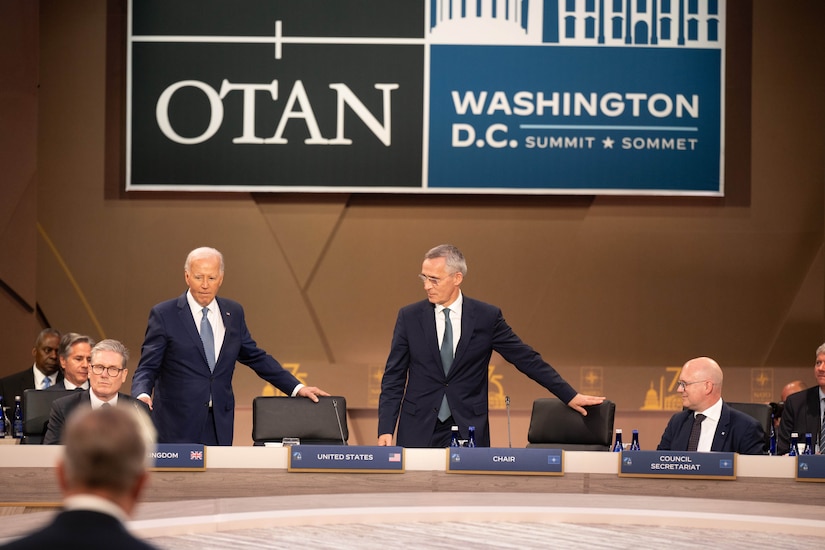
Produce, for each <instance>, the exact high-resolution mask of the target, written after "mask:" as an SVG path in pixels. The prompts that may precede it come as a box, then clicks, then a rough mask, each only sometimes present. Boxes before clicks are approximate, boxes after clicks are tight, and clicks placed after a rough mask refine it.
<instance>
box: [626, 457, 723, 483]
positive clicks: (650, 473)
mask: <svg viewBox="0 0 825 550" xmlns="http://www.w3.org/2000/svg"><path fill="white" fill-rule="evenodd" d="M620 464H621V466H620V467H619V477H659V478H686V479H736V453H699V452H683V451H622V454H621V462H620Z"/></svg>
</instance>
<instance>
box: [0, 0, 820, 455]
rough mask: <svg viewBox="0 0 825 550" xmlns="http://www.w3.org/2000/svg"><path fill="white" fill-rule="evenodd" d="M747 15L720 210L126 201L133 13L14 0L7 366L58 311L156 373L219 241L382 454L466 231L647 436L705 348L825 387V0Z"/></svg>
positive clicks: (253, 197)
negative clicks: (433, 254)
mask: <svg viewBox="0 0 825 550" xmlns="http://www.w3.org/2000/svg"><path fill="white" fill-rule="evenodd" d="M729 4H730V5H729V17H730V25H729V30H728V36H729V40H730V43H729V45H728V48H729V55H728V61H727V63H728V66H727V73H728V76H727V83H726V87H727V94H728V101H727V110H728V117H727V121H726V123H727V124H726V126H727V128H726V129H727V143H726V150H725V153H726V159H727V169H728V172H727V174H726V180H727V185H728V189H727V191H728V194H727V196H726V197H725V198H724V199H718V200H717V199H696V198H693V199H691V198H632V197H631V198H620V197H590V196H586V197H496V196H478V197H467V196H457V197H444V196H437V197H421V196H404V195H400V196H399V195H347V194H333V195H320V196H319V195H309V194H286V195H280V194H271V195H263V194H231V195H230V194H223V195H212V194H201V193H191V194H186V193H178V194H160V193H142V194H134V193H129V194H127V193H126V192H125V191H123V190H122V188H123V183H122V155H123V153H122V150H123V149H122V147H123V132H124V128H123V90H124V88H123V86H124V78H125V77H124V75H125V73H124V58H123V55H124V51H125V50H124V45H123V29H124V25H125V7H124V6H125V2H121V1H117V0H113V1H110V2H106V1H103V0H74V1H72V2H65V1H60V0H41V1H40V2H39V3H38V2H33V1H30V0H8V1H6V2H3V3H2V4H0V36H2V37H3V38H2V40H3V48H0V75H2V79H0V94H2V95H1V96H0V97H2V98H3V101H2V102H1V103H0V123H1V124H2V132H0V161H2V166H3V169H2V172H0V173H2V176H0V177H2V185H0V252H2V255H0V257H1V258H3V260H2V263H0V281H2V285H0V316H2V319H3V328H4V330H3V331H0V349H3V350H4V351H5V352H6V353H5V354H4V361H3V362H2V364H0V373H3V374H5V373H10V372H14V371H17V370H20V369H22V368H23V367H25V366H26V365H28V364H30V361H31V355H30V351H31V346H32V340H33V338H34V335H35V334H36V332H37V331H38V330H39V328H40V326H41V324H42V323H43V321H42V320H41V319H39V318H38V316H37V314H36V312H35V309H36V307H37V306H39V307H40V308H41V309H42V311H43V314H44V316H45V319H47V320H48V322H49V323H50V324H52V325H53V326H55V327H58V328H60V329H61V330H74V331H79V332H86V333H89V334H91V335H92V336H94V337H96V338H102V337H104V336H106V337H113V338H118V339H120V340H122V341H124V342H125V343H126V345H127V346H128V347H129V348H130V349H131V350H132V351H133V354H134V359H133V361H132V363H131V364H132V366H133V367H134V366H136V365H137V359H138V356H139V350H140V345H141V342H142V337H143V332H144V329H145V324H146V318H147V315H148V312H149V309H150V307H151V306H152V305H153V304H155V303H156V302H158V301H160V300H163V299H166V298H170V297H173V296H175V295H178V294H179V293H182V292H183V290H184V285H183V277H182V263H183V260H184V257H185V255H186V253H187V252H188V251H189V250H190V249H192V248H194V247H196V246H201V245H211V246H215V247H217V248H219V249H221V250H222V251H223V252H224V254H225V257H226V261H227V274H226V281H225V283H224V287H223V289H222V294H223V295H225V296H228V297H232V298H234V299H237V300H239V301H240V302H241V303H243V304H245V305H246V309H247V317H248V322H249V325H250V327H251V330H252V333H253V335H254V336H255V337H256V339H257V340H258V342H259V343H260V344H261V345H262V347H264V348H266V349H268V350H270V351H271V352H272V353H273V355H275V356H276V357H277V358H278V359H280V360H281V361H283V362H287V363H298V364H300V368H299V372H300V373H301V374H302V376H305V378H306V379H307V381H308V382H310V383H312V384H317V385H322V386H324V387H325V388H327V389H329V390H330V391H332V392H334V393H337V394H343V395H346V396H347V397H348V401H350V406H351V408H353V409H354V410H353V413H352V415H351V417H350V420H351V422H353V423H355V424H357V425H356V426H354V427H353V432H354V434H355V438H356V442H359V443H371V442H372V441H371V440H370V438H372V437H373V435H374V427H375V418H374V411H373V410H372V409H371V408H372V407H374V404H373V402H371V401H370V399H374V397H375V384H376V381H377V378H376V372H378V373H379V376H380V369H381V367H382V365H383V361H384V360H385V359H386V355H387V352H388V348H389V343H390V337H391V333H392V327H393V323H394V321H395V315H396V313H397V310H398V308H399V307H401V306H402V305H404V304H406V303H409V302H411V301H414V300H417V299H420V298H422V297H423V294H422V291H421V287H420V284H419V283H418V281H417V279H415V275H416V274H417V273H418V271H419V269H420V261H421V256H422V254H423V253H424V251H426V250H427V249H428V248H429V247H430V246H432V245H434V244H438V243H441V242H452V243H454V244H456V245H458V246H459V247H460V248H462V250H463V251H464V253H465V255H466V256H467V258H468V263H469V268H470V270H469V275H468V277H467V279H466V282H465V285H464V289H465V292H466V293H467V294H468V295H471V296H473V297H477V298H480V299H483V300H485V301H489V302H492V303H495V304H497V305H499V306H500V307H502V309H503V311H504V314H505V316H506V317H507V320H508V321H509V323H510V324H511V325H512V326H513V327H514V328H515V329H516V331H517V332H518V333H519V334H520V335H521V336H522V337H523V338H524V339H525V340H526V341H527V342H529V343H530V344H532V345H533V346H534V347H536V348H537V349H538V350H540V351H541V352H542V353H543V354H544V355H545V357H546V358H547V359H548V360H549V361H550V362H552V363H553V364H554V365H555V366H556V367H557V368H558V369H559V370H560V371H561V372H562V374H563V375H564V376H565V377H566V378H568V379H569V380H570V381H571V382H572V383H573V384H574V385H576V387H577V388H579V389H580V390H585V389H587V390H588V391H590V390H592V391H599V392H603V393H604V394H606V395H607V396H608V397H610V398H611V399H613V400H614V401H616V402H617V403H618V405H619V419H618V420H617V427H623V428H624V429H626V430H629V429H632V428H634V427H637V425H638V426H644V432H643V433H645V434H650V435H645V436H644V438H643V440H644V441H646V442H647V445H654V444H655V441H653V440H658V436H659V432H660V431H661V429H662V427H663V424H664V421H665V420H666V418H667V416H668V414H667V413H666V412H665V413H662V412H656V411H654V410H645V411H642V410H641V409H643V408H644V406H645V405H644V404H645V399H646V398H647V397H648V390H649V389H651V387H652V388H653V389H654V390H655V391H656V392H657V396H658V397H659V398H661V399H662V400H663V401H664V400H665V398H666V397H667V396H669V395H672V394H673V392H672V388H671V387H670V382H671V381H672V375H673V371H672V370H668V368H669V367H670V368H672V367H677V366H679V365H681V364H682V363H683V362H684V361H685V360H686V359H689V358H691V357H694V356H697V355H711V356H713V357H715V358H716V359H717V360H719V362H720V363H721V364H722V366H723V367H726V373H727V374H728V379H727V383H726V386H725V395H726V397H728V398H729V399H731V400H757V399H758V398H759V397H761V396H765V395H773V396H778V393H779V389H780V388H781V386H782V385H783V384H784V382H785V381H786V380H788V379H790V378H795V377H799V376H802V377H804V378H806V379H807V380H808V381H809V382H812V381H813V380H812V376H811V366H812V361H813V351H814V349H815V348H816V346H817V345H819V344H820V343H822V342H823V341H825V330H823V329H824V328H825V322H824V321H823V317H824V316H825V254H824V253H823V234H825V223H823V216H822V212H823V206H825V160H824V159H825V133H823V131H822V128H823V127H825V108H823V101H822V98H823V97H825V70H824V69H825V67H823V65H825V61H823V60H825V55H823V54H825V36H824V35H823V33H822V32H821V22H822V21H823V18H825V4H823V3H822V2H819V1H818V0H806V1H799V2H795V3H794V8H793V9H792V10H791V9H788V8H787V7H786V6H785V5H784V4H782V3H776V2H755V3H754V5H753V6H752V8H751V4H750V3H749V2H742V1H734V2H729ZM751 35H752V37H751ZM748 119H750V124H748ZM202 220H209V223H208V224H207V225H206V226H204V224H203V222H202ZM493 364H494V365H495V371H494V374H503V378H501V379H496V380H497V383H498V384H500V387H499V385H496V384H491V396H492V397H491V399H492V400H493V401H495V400H496V399H498V398H499V397H500V395H502V394H506V395H510V396H511V397H512V399H513V409H514V421H513V427H514V431H513V434H514V435H513V443H514V445H515V444H523V442H524V441H526V423H527V421H528V420H529V409H530V404H531V402H532V400H533V399H534V398H535V397H540V396H544V395H546V392H545V391H544V390H543V389H542V388H540V387H538V386H536V385H534V384H532V383H531V382H530V381H529V380H526V379H525V378H524V377H522V376H521V375H520V374H518V373H517V372H515V369H513V368H512V367H510V366H508V365H505V364H504V362H503V361H502V360H501V359H500V358H499V357H496V356H494V358H493ZM594 373H595V374H596V375H597V377H596V378H592V377H591V376H590V375H592V374H594ZM236 388H237V393H238V401H239V411H238V412H239V414H238V430H237V433H236V444H247V443H248V442H249V405H248V404H249V401H250V400H251V398H252V396H254V395H257V394H259V393H260V392H261V391H262V388H263V386H262V384H261V383H260V381H259V380H257V379H256V378H255V377H254V376H253V375H251V374H250V372H249V371H248V369H246V368H244V367H241V368H240V369H239V370H238V374H237V376H236ZM661 388H663V391H661V392H660V391H659V390H660V389H661ZM516 416H517V417H518V418H515V417H516ZM503 418H504V417H503V416H502V413H501V412H496V413H495V414H494V416H493V430H494V432H493V443H494V444H503V443H506V428H505V427H504V425H503V424H502V422H503V420H502V419H503ZM631 424H632V425H631ZM516 432H518V433H516Z"/></svg>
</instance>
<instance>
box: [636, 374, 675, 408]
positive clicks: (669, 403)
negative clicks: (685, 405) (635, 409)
mask: <svg viewBox="0 0 825 550" xmlns="http://www.w3.org/2000/svg"><path fill="white" fill-rule="evenodd" d="M665 372H666V373H667V374H666V375H662V376H660V377H659V383H658V388H657V387H656V383H655V381H653V380H651V381H650V388H648V390H647V392H646V393H645V399H644V405H643V406H642V408H641V409H640V410H643V411H681V410H682V396H681V395H679V394H678V393H677V392H676V384H677V383H678V382H679V373H680V372H682V367H666V368H665Z"/></svg>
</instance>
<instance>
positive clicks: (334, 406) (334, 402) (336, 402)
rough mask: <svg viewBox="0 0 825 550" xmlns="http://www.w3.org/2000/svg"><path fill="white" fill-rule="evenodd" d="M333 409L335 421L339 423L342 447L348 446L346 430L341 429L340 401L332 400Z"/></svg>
mask: <svg viewBox="0 0 825 550" xmlns="http://www.w3.org/2000/svg"><path fill="white" fill-rule="evenodd" d="M332 407H333V408H334V409H335V420H337V421H338V433H339V434H341V445H346V444H347V438H346V437H344V428H342V427H341V416H340V415H339V414H338V400H337V399H333V400H332Z"/></svg>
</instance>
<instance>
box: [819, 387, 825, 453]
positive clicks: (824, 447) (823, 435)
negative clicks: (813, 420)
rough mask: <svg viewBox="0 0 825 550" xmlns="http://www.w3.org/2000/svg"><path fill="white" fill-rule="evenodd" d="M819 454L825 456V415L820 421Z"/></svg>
mask: <svg viewBox="0 0 825 550" xmlns="http://www.w3.org/2000/svg"><path fill="white" fill-rule="evenodd" d="M822 401H825V399H823V400H822ZM819 454H825V414H823V415H822V418H821V419H820V421H819Z"/></svg>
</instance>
